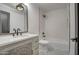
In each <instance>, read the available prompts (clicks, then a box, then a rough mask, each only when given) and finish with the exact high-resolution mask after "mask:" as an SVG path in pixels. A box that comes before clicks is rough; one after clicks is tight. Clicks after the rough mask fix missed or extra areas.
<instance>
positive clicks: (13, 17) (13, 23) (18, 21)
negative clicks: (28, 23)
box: [0, 4, 24, 32]
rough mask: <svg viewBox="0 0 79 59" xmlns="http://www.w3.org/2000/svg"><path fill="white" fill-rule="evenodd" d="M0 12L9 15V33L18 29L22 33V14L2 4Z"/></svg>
mask: <svg viewBox="0 0 79 59" xmlns="http://www.w3.org/2000/svg"><path fill="white" fill-rule="evenodd" d="M0 10H3V11H6V12H9V13H10V32H13V28H20V29H21V31H24V14H21V13H18V12H16V11H15V10H14V9H12V8H10V7H8V6H6V5H4V4H0Z"/></svg>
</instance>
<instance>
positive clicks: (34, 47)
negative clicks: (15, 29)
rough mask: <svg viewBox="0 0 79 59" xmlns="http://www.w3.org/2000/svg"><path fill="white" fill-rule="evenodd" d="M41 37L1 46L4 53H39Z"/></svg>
mask: <svg viewBox="0 0 79 59" xmlns="http://www.w3.org/2000/svg"><path fill="white" fill-rule="evenodd" d="M38 42H39V39H38V36H37V37H33V38H29V39H23V40H21V41H19V42H15V43H12V44H8V45H5V46H1V47H0V54H1V55H2V54H3V55H38V54H39V43H38Z"/></svg>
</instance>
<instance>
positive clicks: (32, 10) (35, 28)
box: [27, 4, 39, 34]
mask: <svg viewBox="0 0 79 59" xmlns="http://www.w3.org/2000/svg"><path fill="white" fill-rule="evenodd" d="M27 6H28V32H30V33H36V34H39V8H38V7H36V6H35V5H32V4H28V5H27Z"/></svg>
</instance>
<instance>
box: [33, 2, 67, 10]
mask: <svg viewBox="0 0 79 59" xmlns="http://www.w3.org/2000/svg"><path fill="white" fill-rule="evenodd" d="M32 4H33V5H36V6H38V7H39V8H40V9H41V10H42V11H44V12H48V11H51V10H56V9H59V8H66V7H67V5H68V3H32Z"/></svg>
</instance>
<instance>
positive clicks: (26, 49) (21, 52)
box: [8, 43, 32, 55]
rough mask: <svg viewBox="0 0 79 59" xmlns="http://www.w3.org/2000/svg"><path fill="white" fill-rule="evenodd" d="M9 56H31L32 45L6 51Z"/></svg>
mask: <svg viewBox="0 0 79 59" xmlns="http://www.w3.org/2000/svg"><path fill="white" fill-rule="evenodd" d="M8 52H9V55H31V54H32V43H28V44H24V45H22V46H18V47H16V48H14V49H11V50H9V51H8Z"/></svg>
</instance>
